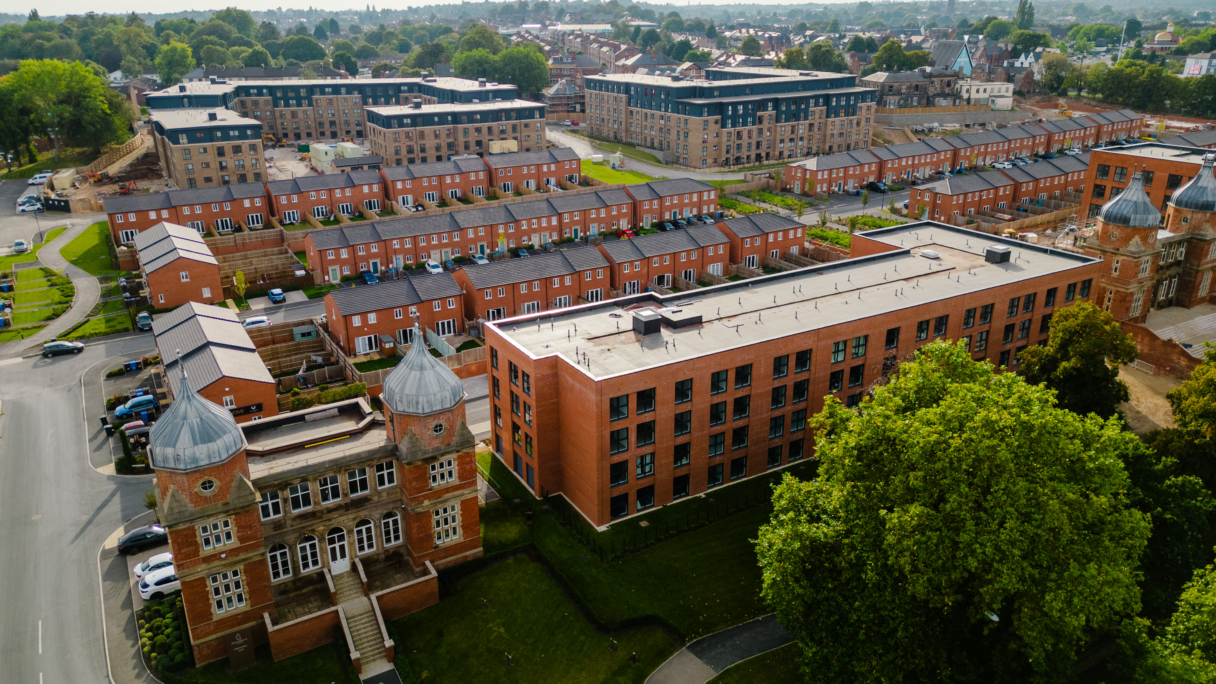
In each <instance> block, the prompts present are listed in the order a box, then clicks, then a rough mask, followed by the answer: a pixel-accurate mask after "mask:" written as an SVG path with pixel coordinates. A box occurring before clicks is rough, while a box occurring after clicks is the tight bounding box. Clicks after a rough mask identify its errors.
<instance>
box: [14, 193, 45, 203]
mask: <svg viewBox="0 0 1216 684" xmlns="http://www.w3.org/2000/svg"><path fill="white" fill-rule="evenodd" d="M17 204H42V198H41V197H39V196H38V195H37V194H36V193H35V192H34V191H33V190H31V191H30V194H28V195H22V196H20V197H18V198H17Z"/></svg>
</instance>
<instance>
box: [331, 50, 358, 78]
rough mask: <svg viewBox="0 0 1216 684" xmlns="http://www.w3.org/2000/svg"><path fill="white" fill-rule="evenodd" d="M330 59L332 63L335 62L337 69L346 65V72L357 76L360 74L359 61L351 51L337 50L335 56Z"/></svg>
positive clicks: (334, 65)
mask: <svg viewBox="0 0 1216 684" xmlns="http://www.w3.org/2000/svg"><path fill="white" fill-rule="evenodd" d="M329 61H330V63H331V64H333V67H334V68H335V69H340V68H342V67H346V73H348V74H350V75H351V76H357V75H358V74H359V63H358V62H356V61H355V58H354V57H352V56H351V54H350V53H349V52H335V53H334V54H333V56H332V57H330V58H329Z"/></svg>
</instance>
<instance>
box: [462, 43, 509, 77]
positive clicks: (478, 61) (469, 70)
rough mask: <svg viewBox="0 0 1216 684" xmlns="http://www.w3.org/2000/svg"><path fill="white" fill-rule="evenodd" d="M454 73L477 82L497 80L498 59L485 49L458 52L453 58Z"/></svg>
mask: <svg viewBox="0 0 1216 684" xmlns="http://www.w3.org/2000/svg"><path fill="white" fill-rule="evenodd" d="M452 71H453V72H454V73H455V74H456V76H458V77H459V78H467V79H470V80H474V81H475V80H477V79H479V78H484V79H486V80H488V81H492V80H494V79H495V74H497V73H498V58H497V57H495V56H494V55H493V54H491V53H490V51H489V50H486V49H485V48H479V49H477V50H470V51H468V52H457V53H456V56H455V57H453V58H452Z"/></svg>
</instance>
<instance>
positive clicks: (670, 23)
mask: <svg viewBox="0 0 1216 684" xmlns="http://www.w3.org/2000/svg"><path fill="white" fill-rule="evenodd" d="M661 28H662V29H663V31H664V32H665V33H680V32H682V31H683V30H684V20H683V19H681V18H680V17H678V16H676V17H667V19H665V20H664V21H663V26H662V27H661Z"/></svg>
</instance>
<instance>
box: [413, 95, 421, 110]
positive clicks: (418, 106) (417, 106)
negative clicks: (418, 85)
mask: <svg viewBox="0 0 1216 684" xmlns="http://www.w3.org/2000/svg"><path fill="white" fill-rule="evenodd" d="M414 109H422V98H420V97H415V98H414Z"/></svg>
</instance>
